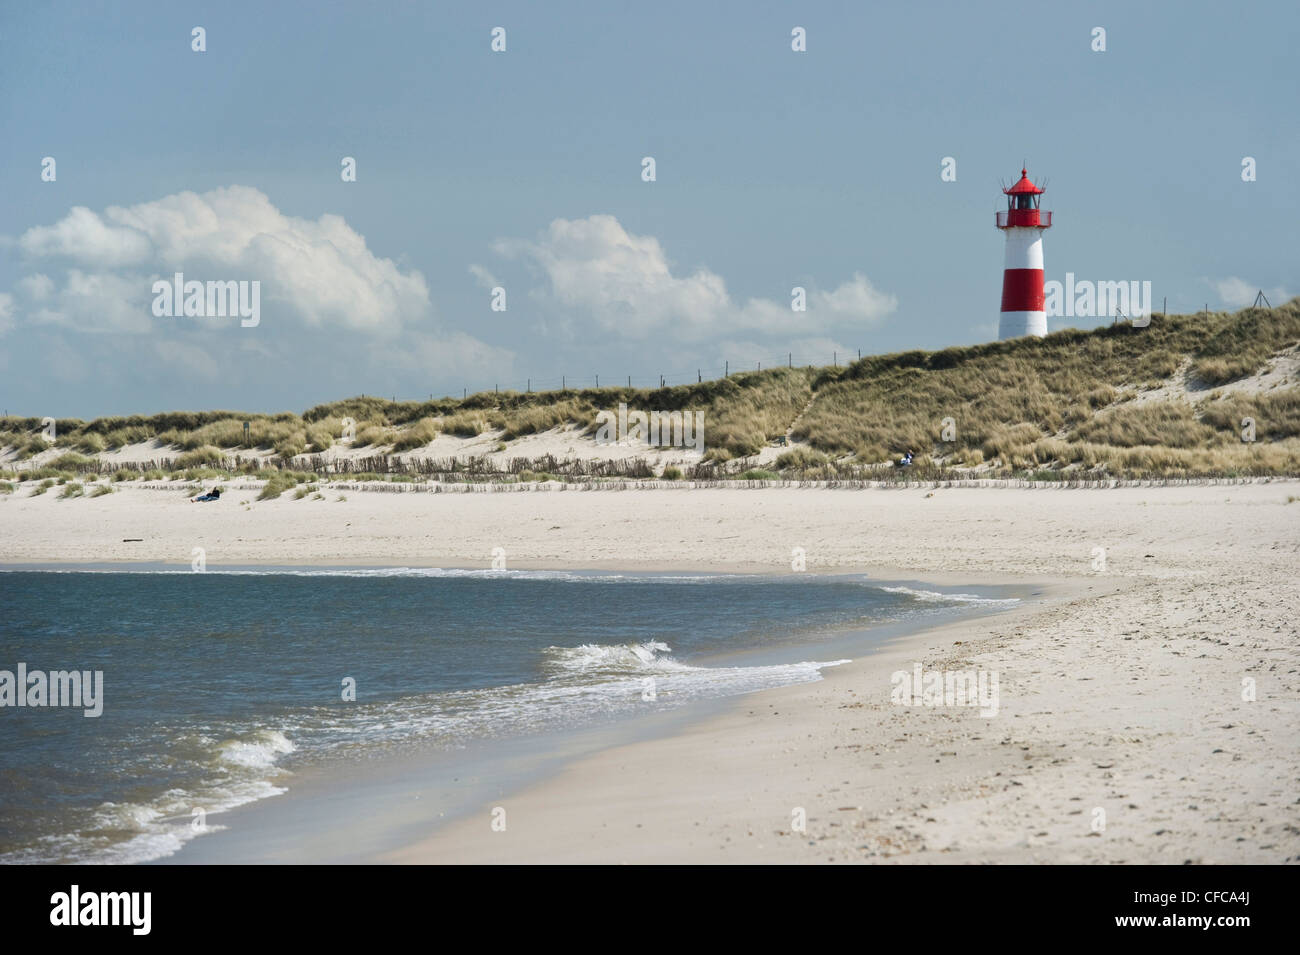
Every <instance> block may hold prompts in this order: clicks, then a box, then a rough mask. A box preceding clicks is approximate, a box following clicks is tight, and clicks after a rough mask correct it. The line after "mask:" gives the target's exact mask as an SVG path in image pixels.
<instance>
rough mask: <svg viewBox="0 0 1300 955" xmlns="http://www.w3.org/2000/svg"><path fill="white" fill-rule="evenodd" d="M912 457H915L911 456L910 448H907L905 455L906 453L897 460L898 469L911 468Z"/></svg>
mask: <svg viewBox="0 0 1300 955" xmlns="http://www.w3.org/2000/svg"><path fill="white" fill-rule="evenodd" d="M913 457H915V455H914V454H913V452H912V449H911V448H908V449H907V453H906V454H905V455H903V456H902V457H901V458H899V459H898V466H899V467H900V468H908V467H911V466H912V458H913Z"/></svg>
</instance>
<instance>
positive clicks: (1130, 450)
mask: <svg viewBox="0 0 1300 955" xmlns="http://www.w3.org/2000/svg"><path fill="white" fill-rule="evenodd" d="M1297 342H1300V299H1294V300H1292V301H1290V302H1288V303H1285V304H1284V305H1281V306H1279V307H1277V308H1272V309H1253V308H1250V309H1243V310H1241V311H1239V312H1235V313H1227V312H1216V313H1209V314H1205V313H1200V314H1196V315H1182V316H1161V315H1157V316H1153V317H1152V321H1151V323H1150V325H1149V326H1148V327H1146V328H1135V327H1132V326H1131V325H1129V324H1120V325H1115V326H1106V327H1101V328H1097V329H1093V330H1089V331H1084V330H1075V329H1067V330H1063V331H1060V332H1056V333H1054V334H1052V335H1049V336H1047V337H1046V338H1042V339H1031V338H1027V339H1019V340H1016V341H1006V342H989V343H986V344H980V345H972V346H966V347H954V348H947V349H944V350H942V351H938V352H922V351H910V352H902V353H897V354H890V355H878V356H870V357H867V358H863V359H861V360H860V361H857V362H854V363H853V364H851V365H849V366H847V367H839V368H820V369H816V368H774V369H769V370H767V371H763V372H744V373H737V374H733V375H731V376H729V377H727V378H722V379H718V380H713V381H706V382H699V383H695V384H687V385H677V386H672V387H665V388H657V389H633V388H622V387H608V388H600V389H596V388H586V389H566V390H562V391H552V392H533V393H520V392H514V391H504V392H500V393H497V392H495V391H492V392H480V393H477V394H473V395H469V396H467V397H465V398H463V399H452V398H446V399H439V400H436V401H427V402H413V401H412V402H396V401H389V400H386V399H383V398H376V397H369V396H362V397H357V398H349V399H345V400H342V401H336V402H332V403H329V404H324V405H317V406H315V407H313V408H309V409H308V410H307V411H305V412H303V414H302V415H297V414H293V413H291V412H280V413H276V414H246V413H240V412H233V411H208V412H190V411H181V412H167V413H163V414H156V415H150V416H141V415H132V416H127V417H107V418H99V419H95V420H94V421H90V422H83V421H79V420H76V419H60V420H58V421H57V422H56V423H55V424H56V433H57V435H58V440H57V442H56V445H57V447H58V448H60V449H62V451H61V453H60V454H58V455H57V456H55V457H53V458H52V459H49V460H47V459H46V458H45V457H42V458H41V459H40V460H41V461H43V462H44V466H42V467H40V468H30V467H29V468H25V469H24V475H25V476H26V477H28V478H39V479H45V478H49V477H52V476H57V478H58V479H59V480H60V481H61V482H63V483H66V482H67V481H68V480H70V479H71V478H72V477H74V476H77V475H86V474H89V473H96V474H97V473H99V471H100V470H101V463H100V461H99V459H97V458H96V457H94V455H96V454H98V453H100V452H103V451H107V450H113V449H118V448H122V447H124V446H126V445H129V444H130V445H135V444H140V443H142V442H157V443H158V446H157V447H156V448H150V449H149V450H148V452H147V453H146V454H142V455H141V458H142V459H143V458H147V459H148V461H149V463H150V470H149V471H147V472H146V473H143V474H139V475H137V473H136V471H134V470H127V469H122V468H118V469H115V470H114V472H113V475H112V477H113V480H114V481H123V480H131V479H133V478H134V477H136V476H139V477H142V478H145V479H147V480H159V479H161V478H163V477H165V476H166V475H165V474H164V473H163V472H162V471H161V470H159V468H170V469H172V470H173V472H174V473H180V472H184V473H186V474H187V475H188V474H190V473H191V472H196V471H204V470H205V469H206V470H212V469H215V468H230V469H233V470H236V471H240V472H242V473H246V474H247V473H258V474H259V475H260V476H262V477H264V478H266V479H268V480H269V481H271V482H273V483H274V484H275V486H276V487H278V488H279V490H278V491H277V490H275V488H274V487H272V486H271V485H268V489H267V490H265V491H263V495H264V497H263V498H262V499H268V498H274V497H278V496H279V494H280V493H283V491H284V490H287V489H288V488H289V487H294V486H296V485H297V484H299V483H301V482H300V481H298V480H296V479H295V480H292V481H289V482H288V483H286V479H284V478H282V477H281V476H280V475H281V473H282V472H283V471H286V470H292V471H296V470H297V469H299V468H301V467H303V466H304V464H306V463H309V462H315V463H311V466H313V467H318V468H319V467H320V463H319V460H320V459H315V458H310V457H307V458H304V457H303V455H321V454H324V452H326V451H328V450H329V449H330V448H332V447H334V446H335V445H336V444H337V443H338V442H339V441H340V440H341V439H342V438H344V436H345V434H350V435H351V441H350V442H349V443H350V445H351V446H352V447H353V448H367V447H369V448H374V449H375V455H376V456H375V457H372V458H367V459H365V460H364V461H362V462H361V464H362V466H364V467H367V468H377V469H379V470H389V469H393V470H398V471H400V470H401V468H400V467H398V468H393V467H392V462H391V461H388V459H386V458H385V457H384V455H385V454H401V453H406V454H409V453H410V452H414V451H418V450H419V449H421V448H424V447H426V446H427V445H429V444H430V443H431V442H432V441H433V440H434V439H435V438H437V436H438V435H439V434H447V435H454V436H458V437H477V436H479V435H483V434H486V433H490V432H498V433H499V434H498V437H497V443H496V445H495V447H496V450H498V451H502V450H504V449H505V448H506V447H507V446H508V445H507V443H508V442H510V441H513V440H515V439H518V438H521V437H524V436H526V435H530V434H537V433H541V432H545V431H548V430H551V429H553V428H556V427H560V426H571V427H576V428H578V429H579V430H582V431H585V432H587V433H588V434H590V433H591V432H592V431H593V430H594V427H595V421H596V415H597V414H598V413H599V412H600V411H614V410H616V409H617V407H618V405H619V404H621V403H625V404H627V406H628V407H629V408H630V409H633V410H640V411H645V412H653V411H660V412H669V411H688V410H689V411H700V412H703V413H704V418H705V424H704V433H705V447H706V449H707V457H708V459H709V468H707V469H705V471H706V472H707V473H708V474H710V475H714V476H718V477H722V476H731V477H735V476H738V475H742V474H744V473H746V472H747V471H749V470H751V469H752V468H753V466H754V462H753V461H752V456H753V455H755V454H756V453H758V452H759V451H761V450H762V449H763V448H765V447H770V446H771V444H772V442H773V441H774V440H775V439H777V438H779V437H781V436H782V435H784V434H785V433H786V432H787V430H788V429H791V428H792V426H793V430H792V433H793V435H794V437H795V438H796V439H798V440H799V441H801V442H802V444H801V446H799V447H797V448H793V449H791V450H788V451H785V452H783V453H781V454H780V455H779V456H778V457H777V458H776V461H775V463H774V465H772V467H774V468H775V470H776V472H783V473H786V474H794V475H798V476H800V477H812V476H824V477H833V476H835V475H837V474H842V473H845V469H846V468H855V469H862V468H875V467H884V466H886V465H887V464H888V462H889V461H890V460H891V459H893V458H896V457H897V456H898V455H900V454H901V453H902V452H903V451H905V450H907V449H909V448H911V449H913V450H915V451H916V452H917V453H918V464H917V467H918V468H920V469H921V470H923V469H924V468H928V467H929V465H930V463H933V464H934V465H935V466H936V467H938V468H940V469H941V470H942V469H951V468H962V469H975V470H976V471H977V473H981V474H1010V473H1029V472H1033V473H1038V472H1053V473H1054V472H1059V471H1077V470H1085V471H1089V472H1096V473H1099V474H1110V475H1117V476H1121V475H1122V476H1145V475H1166V476H1177V475H1187V474H1207V475H1209V474H1220V473H1221V474H1229V473H1231V474H1294V473H1300V389H1298V388H1297V385H1298V384H1300V382H1297V381H1294V380H1292V381H1289V382H1287V383H1286V386H1285V387H1282V388H1277V389H1273V390H1270V391H1267V392H1264V393H1260V394H1242V393H1237V392H1234V391H1233V388H1234V387H1236V386H1235V385H1234V384H1233V383H1235V382H1240V381H1242V380H1243V379H1244V378H1249V377H1251V376H1254V375H1257V374H1259V373H1260V372H1261V371H1263V370H1264V369H1265V368H1267V367H1268V365H1269V363H1270V362H1271V361H1273V360H1274V359H1275V357H1276V356H1277V355H1279V354H1280V353H1282V352H1283V351H1285V350H1286V349H1288V348H1292V347H1294V346H1295V345H1296V344H1297ZM1158 387H1163V388H1164V389H1165V390H1166V391H1171V392H1178V394H1175V395H1172V396H1171V395H1170V394H1166V393H1159V394H1156V395H1151V394H1150V392H1151V391H1152V389H1155V388H1158ZM1210 389H1216V390H1214V391H1211V390H1210ZM245 422H247V423H248V425H249V432H248V437H247V438H246V437H245V434H244V423H245ZM1252 429H1253V431H1252ZM6 446H7V447H9V448H11V449H12V450H13V452H14V457H15V458H16V459H17V460H18V461H19V462H25V461H27V460H29V459H30V458H31V457H32V456H33V455H35V454H40V453H41V452H44V451H46V450H47V448H48V447H49V445H48V442H46V440H45V439H44V437H43V435H42V419H39V418H18V417H8V418H3V419H0V447H6ZM254 450H257V451H260V452H261V453H262V454H265V453H266V452H267V451H271V452H273V454H274V456H273V457H272V458H270V460H269V461H267V459H265V458H258V457H256V456H254V457H252V458H251V459H250V458H249V457H248V455H249V453H251V452H252V451H254ZM241 453H242V454H244V455H245V456H244V457H243V458H242V459H241V461H235V460H234V459H235V458H236V457H238V456H239V455H240V454H241ZM371 461H374V462H375V463H374V464H371V463H370V462H371ZM153 464H157V467H153ZM267 465H269V467H267ZM143 467H144V463H142V462H137V463H136V464H135V468H136V469H141V468H143ZM523 470H531V471H532V472H533V473H534V474H538V473H551V472H552V470H553V468H552V466H551V465H549V464H541V465H540V466H538V463H533V464H531V465H529V464H528V463H521V464H519V465H517V466H515V467H514V468H513V473H515V474H519V473H520V472H521V471H523ZM921 470H912V471H910V472H908V473H909V474H911V475H918V474H920V473H921ZM263 471H264V472H265V473H263ZM105 473H107V472H106V471H105ZM224 473H227V474H228V473H229V472H224ZM648 473H651V472H649V471H648V470H647V474H648ZM855 473H856V472H855ZM927 473H928V472H927ZM379 477H380V475H377V474H376V475H354V476H352V477H351V479H352V480H364V479H367V478H370V479H378V478H379ZM187 479H188V478H187Z"/></svg>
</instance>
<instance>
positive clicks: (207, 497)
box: [190, 487, 221, 504]
mask: <svg viewBox="0 0 1300 955" xmlns="http://www.w3.org/2000/svg"><path fill="white" fill-rule="evenodd" d="M220 497H221V488H219V487H214V488H213V489H212V490H211V491H209V492H208V493H207V494H200V495H199V496H198V497H196V498H194V500H192V501H190V503H191V504H197V503H199V502H200V501H215V500H217V499H218V498H220Z"/></svg>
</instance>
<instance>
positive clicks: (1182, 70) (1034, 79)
mask: <svg viewBox="0 0 1300 955" xmlns="http://www.w3.org/2000/svg"><path fill="white" fill-rule="evenodd" d="M195 28H202V31H203V32H202V44H201V45H202V46H203V47H204V49H202V50H196V49H194V46H195V45H199V44H197V41H196V39H195V35H194V30H195ZM497 28H500V29H501V30H503V31H504V35H502V34H500V33H499V32H498V33H497V39H496V44H497V45H498V46H500V45H501V41H502V39H503V40H504V47H505V48H504V50H494V49H493V45H494V31H495V30H497ZM1097 28H1101V29H1102V30H1104V37H1103V36H1102V35H1101V34H1098V33H1097ZM797 29H801V30H802V36H803V38H804V43H803V45H804V46H805V49H803V50H796V49H794V46H796V45H799V44H798V42H797V38H796V36H795V31H796V30H797ZM1298 35H1300V6H1298V5H1296V4H1295V3H1292V2H1268V3H1264V2H1261V3H1251V2H1243V3H1237V4H1222V3H1199V2H1182V3H1157V2H1142V3H1133V2H1123V3H1070V4H1061V3H1043V4H1034V3H1028V2H1018V3H991V2H990V3H974V2H954V3H933V2H925V0H918V2H913V3H905V4H903V3H900V4H863V3H847V2H846V3H808V2H801V3H798V4H794V3H761V2H748V3H741V2H717V3H700V2H691V3H673V2H662V0H656V2H654V3H649V4H635V5H634V4H599V3H595V2H591V3H565V2H547V3H535V2H528V3H438V4H433V3H413V2H403V3H398V2H377V3H321V2H316V3H291V2H277V3H273V4H267V3H242V2H222V3H219V4H218V3H210V4H203V3H185V2H171V3H161V2H159V3H152V2H137V3H129V4H117V3H90V2H83V3H68V2H59V0H54V2H49V3H42V4H5V5H4V6H2V7H0V133H2V134H3V144H4V148H3V149H2V150H0V181H2V182H3V183H5V184H6V186H7V188H5V189H3V190H0V411H4V412H7V413H10V414H23V415H32V416H44V415H51V416H55V417H81V418H91V417H96V416H100V415H110V414H132V413H154V412H159V411H170V410H180V409H214V408H226V409H238V410H246V411H266V412H274V411H282V410H293V411H301V410H303V409H305V408H308V407H310V406H311V405H313V404H317V403H320V402H324V401H332V400H337V399H340V398H344V397H348V396H352V395H357V394H371V395H382V396H384V397H395V398H397V399H399V400H411V399H426V398H428V397H429V396H431V395H432V396H443V395H457V396H459V395H460V394H462V393H463V390H468V391H469V392H474V391H478V390H490V389H492V388H494V387H500V388H501V389H503V390H504V389H506V388H514V389H518V390H523V389H525V388H526V387H528V386H529V385H531V387H532V388H533V389H535V390H536V389H538V388H551V387H558V386H560V384H561V382H562V381H563V382H564V383H565V384H567V385H569V386H589V385H593V384H595V383H596V380H597V377H598V376H599V380H600V382H601V383H602V384H613V383H616V382H617V383H624V384H625V383H626V382H627V381H628V379H629V376H630V378H631V380H632V382H633V384H635V385H641V386H645V385H658V383H659V379H660V376H661V375H662V376H664V377H665V379H666V380H667V381H668V382H669V383H679V382H683V381H694V380H696V378H697V377H698V376H703V377H704V378H706V379H707V378H711V377H717V376H719V375H721V374H722V373H723V372H724V370H728V369H729V370H731V371H735V370H738V369H746V368H754V367H758V366H759V365H760V364H761V365H762V366H763V367H768V366H770V365H772V364H776V363H784V362H787V361H793V362H794V363H796V364H819V365H820V364H829V363H831V361H832V360H833V359H834V360H838V361H840V362H843V361H844V360H845V358H846V357H850V358H851V357H856V356H857V354H858V352H859V350H860V351H861V353H862V354H875V353H883V352H891V351H899V350H904V349H912V348H923V349H938V348H944V347H947V346H950V345H964V344H972V343H976V342H981V341H987V340H990V339H993V338H995V337H996V335H997V321H998V313H999V307H1000V296H1001V283H1002V267H1003V236H1002V235H1001V234H1000V233H999V232H998V231H997V230H996V229H995V228H994V224H993V223H994V212H995V210H996V209H998V208H1001V207H1002V203H1003V202H1004V200H1003V198H1002V196H1001V192H1000V189H1001V186H1002V185H1004V184H1006V185H1009V184H1010V183H1011V182H1013V181H1014V180H1015V179H1017V178H1018V177H1019V174H1020V169H1021V167H1022V165H1025V164H1027V167H1028V170H1029V175H1030V177H1031V178H1032V179H1034V180H1035V181H1039V182H1040V183H1041V181H1042V180H1043V179H1046V180H1047V192H1046V195H1045V196H1044V197H1043V208H1045V209H1051V210H1052V211H1053V213H1054V224H1053V227H1052V228H1051V229H1050V230H1049V231H1048V232H1046V234H1045V238H1044V256H1045V271H1046V277H1047V279H1048V280H1056V281H1062V282H1064V281H1065V279H1066V275H1067V273H1073V275H1074V277H1075V281H1076V282H1077V281H1080V280H1088V281H1094V282H1101V281H1149V282H1150V283H1151V289H1152V292H1151V294H1152V297H1153V299H1154V300H1155V306H1156V310H1159V308H1160V307H1161V303H1162V301H1163V300H1164V299H1165V298H1167V299H1168V308H1169V310H1170V311H1171V312H1192V311H1196V310H1198V309H1201V308H1203V307H1205V306H1207V305H1208V306H1209V307H1210V308H1212V309H1215V308H1239V307H1242V306H1245V305H1249V304H1250V302H1251V301H1252V300H1253V299H1254V297H1255V294H1256V292H1257V291H1258V290H1263V291H1264V293H1265V295H1266V296H1268V297H1269V299H1270V301H1272V302H1273V304H1278V302H1279V300H1285V299H1287V298H1289V297H1291V296H1293V295H1296V294H1297V293H1300V267H1298V266H1300V261H1298V260H1300V235H1298V233H1300V216H1298V215H1297V212H1298V211H1300V186H1298V185H1297V183H1298V181H1300V124H1298V123H1297V106H1298V104H1300V72H1297V71H1296V69H1295V67H1294V43H1295V38H1296V36H1298ZM1102 39H1104V50H1102V49H1096V47H1098V46H1099V42H1100V40H1102ZM348 157H350V158H351V159H352V160H354V161H355V178H354V180H352V181H348V180H347V179H345V175H344V172H345V169H344V161H345V158H348ZM647 158H652V159H653V173H654V176H653V180H650V179H648V178H647V176H648V172H647V168H646V163H645V162H644V160H646V159H647ZM1247 159H1249V160H1250V162H1249V163H1247ZM49 160H53V163H50V162H49ZM945 160H949V161H948V162H947V163H945ZM1247 166H1249V167H1250V172H1253V176H1252V175H1250V172H1247ZM945 169H947V170H948V171H949V174H948V175H947V176H945V175H944V170H945ZM954 171H955V178H954V176H953V172H954ZM51 172H52V176H51ZM176 273H181V274H182V275H183V277H184V281H185V282H190V281H197V282H202V283H207V282H223V283H224V282H237V283H238V282H243V283H248V284H246V285H245V286H243V288H244V291H245V293H246V295H247V296H248V298H247V299H246V302H247V304H248V305H249V306H250V309H249V310H248V311H250V312H251V305H252V301H253V300H252V295H253V289H254V286H253V285H252V283H253V282H257V283H258V284H257V286H256V290H257V303H258V308H257V312H256V324H253V322H252V320H251V318H250V319H245V320H241V319H240V317H239V316H230V315H226V316H220V315H215V316H214V315H207V314H202V315H195V314H189V315H186V314H179V315H176V314H172V315H168V314H165V312H166V309H164V308H162V307H161V305H160V304H159V299H160V295H159V293H158V291H157V289H156V286H155V283H156V282H159V281H165V282H168V283H170V282H173V281H174V276H175V275H176ZM167 288H168V289H169V288H170V285H169V286H167ZM204 288H205V291H206V286H205V287H204ZM795 288H800V289H803V290H804V296H803V298H804V305H805V307H804V309H803V310H796V309H795V308H793V307H792V303H794V301H795V295H794V293H793V291H792V290H793V289H795ZM494 290H496V291H494ZM161 298H162V299H164V300H165V301H166V302H167V303H170V302H171V295H170V293H167V294H163V295H161ZM202 304H204V305H206V299H205V300H204V303H202ZM494 304H495V305H496V306H497V307H496V308H494ZM502 305H504V309H501V306H502ZM160 310H161V311H163V312H164V314H157V312H159V311H160ZM182 311H183V310H182ZM1109 321H1110V318H1109V317H1107V316H1100V317H1086V316H1084V317H1081V316H1075V317H1071V318H1049V328H1050V329H1052V330H1055V329H1058V328H1062V327H1066V326H1067V325H1068V326H1076V327H1090V326H1093V325H1097V324H1104V323H1107V322H1109Z"/></svg>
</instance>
